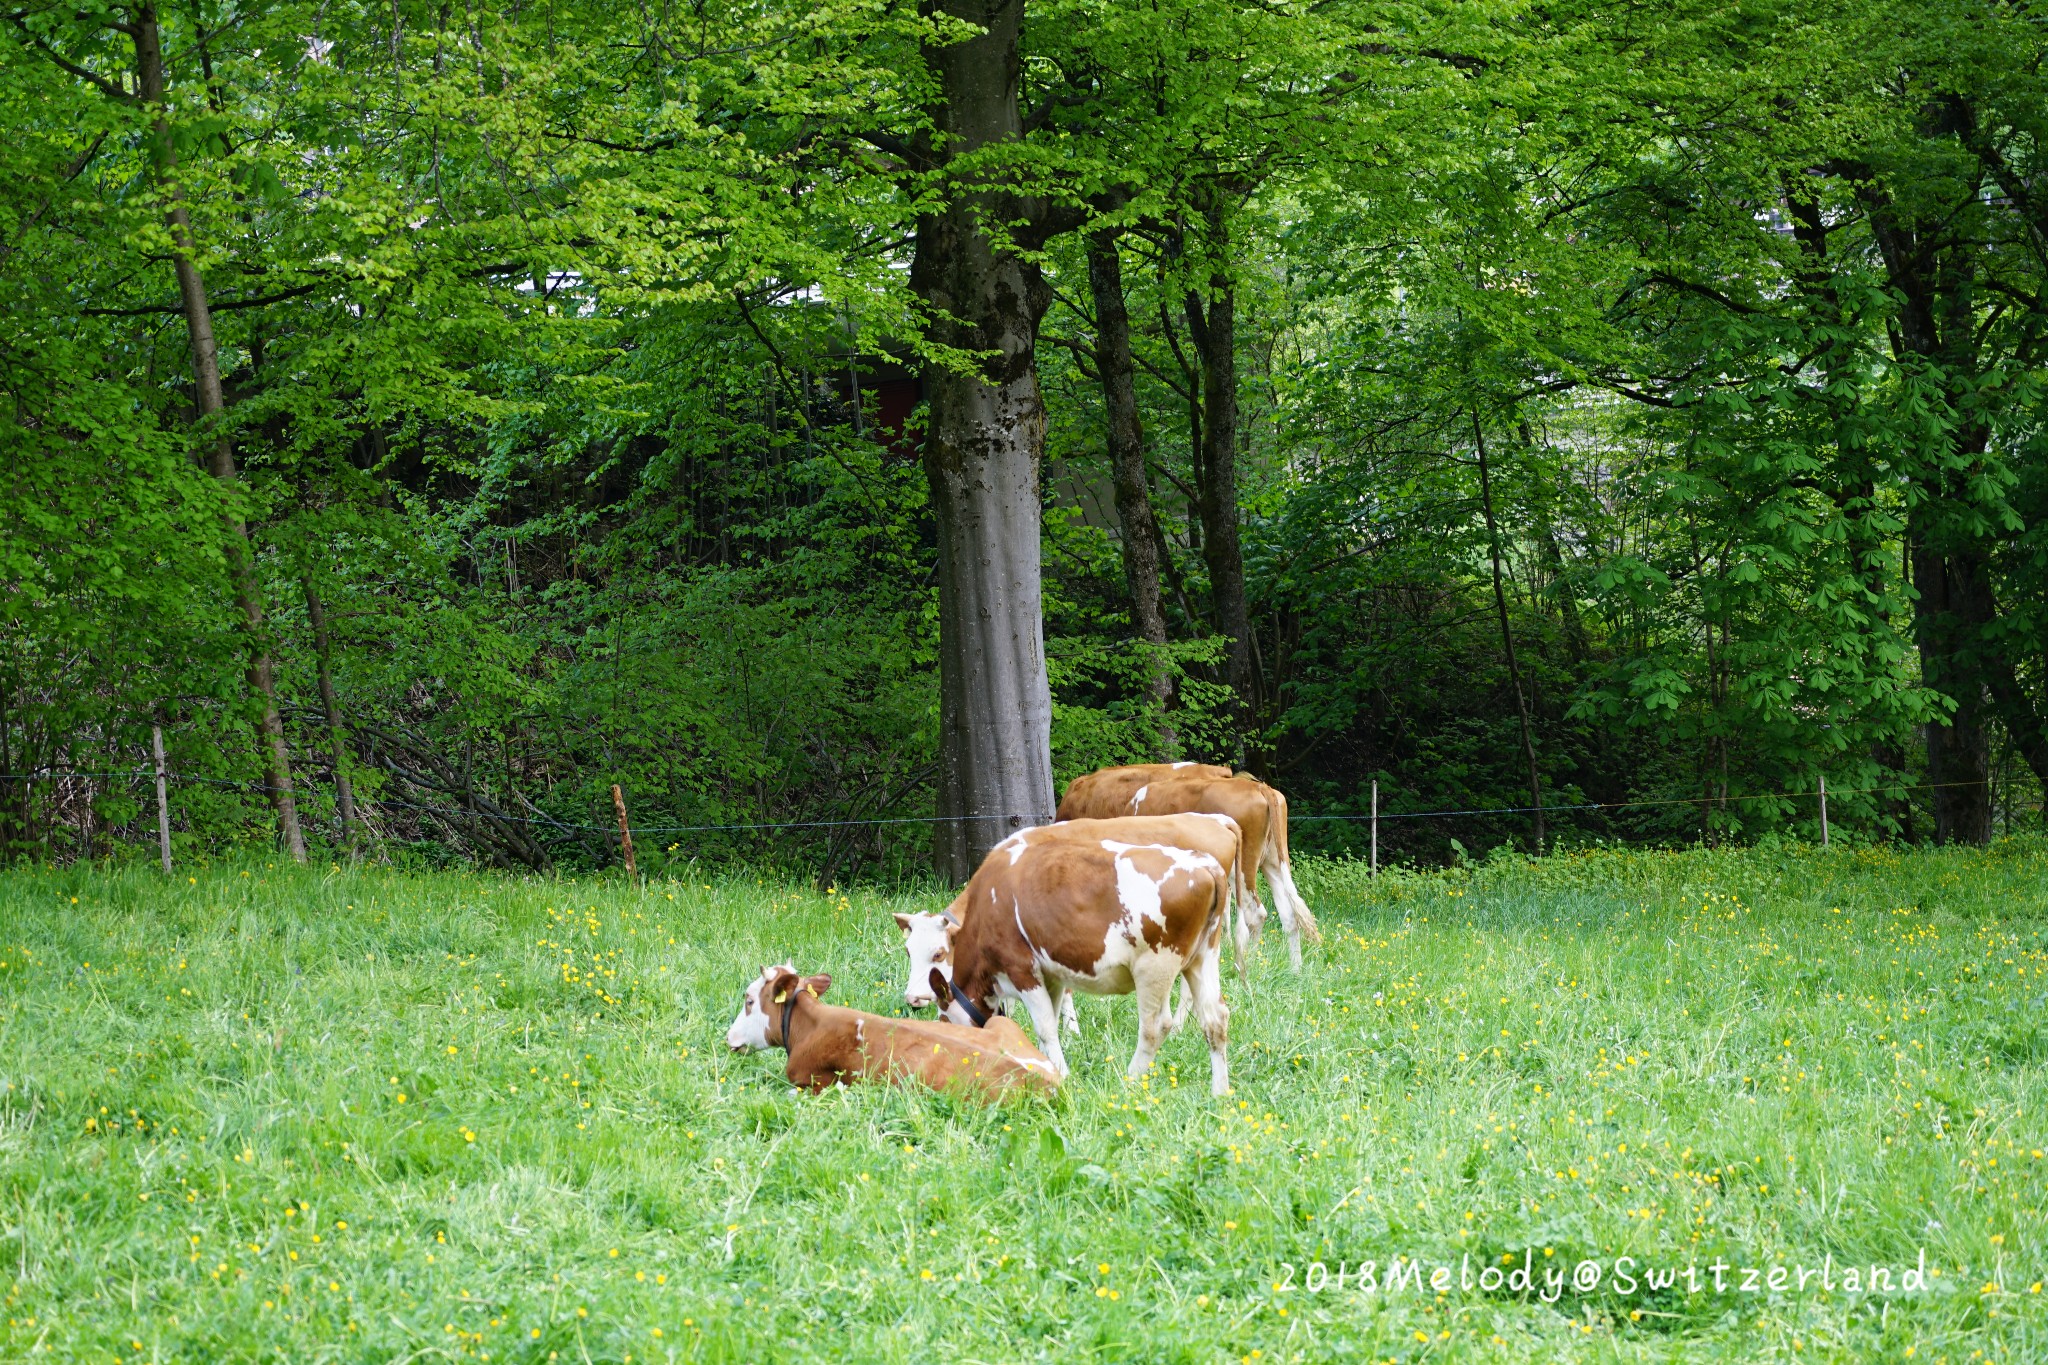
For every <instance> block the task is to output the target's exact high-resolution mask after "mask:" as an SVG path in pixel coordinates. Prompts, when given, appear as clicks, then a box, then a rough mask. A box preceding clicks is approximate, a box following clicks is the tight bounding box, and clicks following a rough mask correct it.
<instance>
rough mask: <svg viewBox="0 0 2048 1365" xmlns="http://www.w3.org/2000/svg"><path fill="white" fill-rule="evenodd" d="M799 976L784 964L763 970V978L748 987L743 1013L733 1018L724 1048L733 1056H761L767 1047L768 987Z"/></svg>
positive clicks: (741, 1006)
mask: <svg viewBox="0 0 2048 1365" xmlns="http://www.w3.org/2000/svg"><path fill="white" fill-rule="evenodd" d="M783 976H788V977H791V978H794V977H795V976H796V968H795V967H793V966H791V965H790V964H789V963H787V962H784V963H781V964H779V965H777V966H773V967H763V968H762V969H761V975H760V976H758V977H756V978H755V979H754V980H753V981H752V982H751V983H749V984H748V986H747V991H746V995H745V996H744V997H743V998H742V999H741V1000H740V1012H739V1013H738V1014H737V1015H735V1016H734V1018H733V1021H732V1027H731V1028H729V1029H727V1030H726V1031H725V1045H726V1046H727V1047H729V1048H731V1049H732V1050H733V1051H734V1052H759V1051H760V1050H761V1049H762V1048H765V1047H767V1046H768V1045H769V1043H768V999H767V994H768V987H769V986H770V984H772V983H773V982H774V981H775V980H776V979H777V978H778V977H783Z"/></svg>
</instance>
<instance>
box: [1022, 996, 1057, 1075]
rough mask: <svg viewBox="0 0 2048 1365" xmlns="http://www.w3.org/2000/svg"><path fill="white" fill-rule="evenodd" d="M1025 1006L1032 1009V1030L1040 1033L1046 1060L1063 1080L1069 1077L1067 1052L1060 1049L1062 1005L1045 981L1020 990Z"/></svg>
mask: <svg viewBox="0 0 2048 1365" xmlns="http://www.w3.org/2000/svg"><path fill="white" fill-rule="evenodd" d="M1018 998H1019V999H1021V1000H1023V1002H1024V1008H1025V1009H1027V1010H1029V1011H1031V1031H1032V1032H1033V1033H1035V1034H1037V1035H1038V1050H1039V1051H1040V1052H1043V1053H1044V1054H1045V1060H1047V1061H1048V1062H1051V1063H1052V1069H1053V1070H1054V1071H1056V1072H1058V1073H1059V1077H1060V1079H1061V1080H1065V1079H1066V1078H1067V1054H1066V1053H1064V1052H1062V1051H1061V1050H1060V1007H1059V1006H1058V1005H1056V1004H1055V1003H1053V998H1052V992H1051V991H1049V990H1047V989H1046V987H1045V986H1044V984H1043V983H1041V984H1039V985H1036V986H1033V987H1032V988H1031V989H1030V990H1027V991H1020V992H1018Z"/></svg>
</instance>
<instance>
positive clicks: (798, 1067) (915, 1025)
mask: <svg viewBox="0 0 2048 1365" xmlns="http://www.w3.org/2000/svg"><path fill="white" fill-rule="evenodd" d="M831 986H832V978H831V977H829V976H806V977H799V976H798V975H797V972H796V968H794V967H792V966H790V965H789V964H788V963H783V964H782V965H781V966H777V967H763V968H762V969H761V975H760V976H759V977H758V978H756V979H755V980H754V981H753V982H752V983H750V984H749V985H748V986H747V990H746V995H745V998H744V999H743V1000H742V1001H741V1003H740V1012H739V1014H738V1016H736V1017H735V1018H734V1019H733V1021H732V1027H731V1028H729V1029H727V1030H726V1031H725V1042H726V1046H728V1047H730V1048H731V1049H732V1050H733V1051H735V1052H754V1051H758V1050H759V1049H762V1048H769V1047H779V1048H783V1049H785V1050H786V1051H787V1052H788V1053H789V1068H788V1072H787V1074H788V1076H789V1079H790V1083H791V1084H792V1085H800V1086H802V1087H804V1088H805V1089H807V1090H810V1091H812V1092H817V1091H821V1090H824V1089H826V1088H827V1087H829V1086H834V1085H843V1084H845V1083H846V1082H847V1081H852V1080H884V1081H894V1082H899V1083H900V1082H901V1081H903V1080H905V1079H907V1078H909V1077H913V1076H914V1077H916V1078H917V1079H918V1080H921V1081H923V1082H924V1083H925V1084H926V1085H929V1086H930V1087H932V1089H934V1090H945V1089H949V1088H950V1089H956V1090H964V1091H968V1092H972V1093H977V1094H980V1095H982V1096H984V1097H992V1096H995V1095H997V1094H1000V1093H1001V1092H1003V1091H1005V1090H1011V1089H1029V1090H1053V1089H1056V1088H1057V1087H1058V1086H1059V1073H1058V1072H1056V1071H1054V1070H1053V1067H1052V1064H1051V1063H1050V1062H1048V1061H1047V1060H1046V1058H1045V1056H1044V1054H1042V1053H1040V1052H1039V1051H1038V1049H1037V1048H1034V1047H1033V1046H1031V1043H1030V1040H1029V1039H1027V1038H1025V1036H1024V1030H1022V1029H1020V1028H1018V1027H1017V1025H1016V1024H1014V1023H1013V1022H1011V1021H1010V1020H1008V1019H1000V1020H994V1021H991V1023H990V1026H989V1027H988V1028H986V1029H973V1028H963V1027H961V1026H959V1025H957V1024H950V1023H946V1022H944V1021H938V1022H930V1021H926V1020H923V1019H891V1018H889V1017H887V1016H886V1015H880V1014H866V1013H863V1012H862V1011H860V1010H850V1009H841V1008H840V1007H839V1006H837V1005H827V1004H825V1003H824V1002H823V1001H822V1000H821V999H819V997H820V996H822V995H824V994H825V992H826V991H827V990H829V989H831Z"/></svg>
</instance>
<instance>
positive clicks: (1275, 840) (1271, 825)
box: [1266, 787, 1323, 943]
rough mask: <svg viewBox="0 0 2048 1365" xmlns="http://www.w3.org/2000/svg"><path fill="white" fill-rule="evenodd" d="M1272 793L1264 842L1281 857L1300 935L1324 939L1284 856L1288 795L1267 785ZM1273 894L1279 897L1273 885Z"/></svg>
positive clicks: (1313, 939)
mask: <svg viewBox="0 0 2048 1365" xmlns="http://www.w3.org/2000/svg"><path fill="white" fill-rule="evenodd" d="M1267 790H1268V791H1270V792H1272V794H1273V795H1272V797H1271V799H1270V801H1269V802H1268V805H1270V807H1271V808H1272V818H1271V819H1269V820H1268V821H1267V822H1266V846H1267V847H1268V848H1270V849H1272V850H1273V851H1274V852H1275V853H1276V854H1278V855H1279V858H1280V867H1281V869H1282V872H1283V875H1284V876H1285V878H1286V880H1287V899H1288V902H1289V903H1290V904H1292V905H1293V906H1294V923H1295V926H1296V927H1297V928H1298V929H1300V930H1301V936H1302V937H1303V938H1305V939H1307V940H1308V941H1309V942H1310V943H1321V942H1322V941H1323V927H1322V926H1321V925H1320V924H1317V923H1316V917H1315V912H1314V911H1312V910H1310V909H1309V908H1308V902H1307V901H1305V900H1303V899H1302V898H1301V893H1300V892H1299V891H1297V890H1295V889H1294V867H1293V864H1292V862H1291V861H1290V860H1289V858H1288V856H1287V797H1286V796H1285V794H1283V793H1282V792H1281V791H1280V789H1279V788H1278V787H1269V788H1267ZM1274 898H1275V899H1276V900H1277V899H1278V898H1279V888H1277V887H1276V888H1274Z"/></svg>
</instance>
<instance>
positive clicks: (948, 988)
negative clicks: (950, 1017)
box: [932, 967, 953, 1013]
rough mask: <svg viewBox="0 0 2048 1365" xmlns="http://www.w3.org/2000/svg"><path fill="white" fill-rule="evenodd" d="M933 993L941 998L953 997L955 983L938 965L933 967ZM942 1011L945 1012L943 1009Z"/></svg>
mask: <svg viewBox="0 0 2048 1365" xmlns="http://www.w3.org/2000/svg"><path fill="white" fill-rule="evenodd" d="M932 994H933V995H935V996H937V997H938V998H939V999H940V1000H950V999H952V998H953V983H952V982H951V981H950V980H948V979H947V977H946V974H945V973H944V972H942V971H940V970H939V969H938V968H937V967H934V968H932ZM940 1012H941V1013H944V1011H943V1010H941V1011H940Z"/></svg>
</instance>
